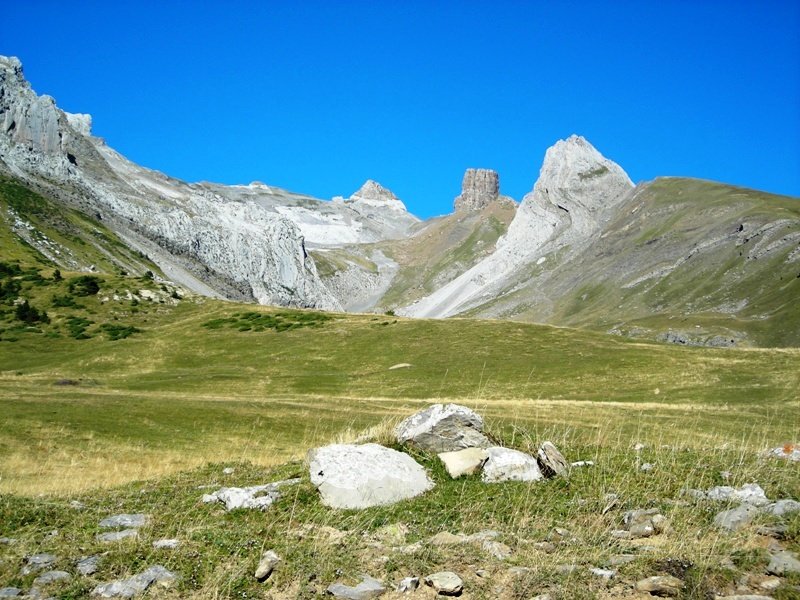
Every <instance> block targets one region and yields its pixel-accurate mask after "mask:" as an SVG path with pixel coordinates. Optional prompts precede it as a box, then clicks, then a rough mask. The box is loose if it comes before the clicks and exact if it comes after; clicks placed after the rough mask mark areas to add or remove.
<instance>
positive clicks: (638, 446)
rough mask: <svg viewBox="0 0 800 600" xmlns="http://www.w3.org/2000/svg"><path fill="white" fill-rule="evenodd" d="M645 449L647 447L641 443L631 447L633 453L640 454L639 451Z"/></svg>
mask: <svg viewBox="0 0 800 600" xmlns="http://www.w3.org/2000/svg"><path fill="white" fill-rule="evenodd" d="M645 448H647V446H645V445H644V444H642V443H636V444H634V446H633V451H634V452H641V451H642V450H644V449H645Z"/></svg>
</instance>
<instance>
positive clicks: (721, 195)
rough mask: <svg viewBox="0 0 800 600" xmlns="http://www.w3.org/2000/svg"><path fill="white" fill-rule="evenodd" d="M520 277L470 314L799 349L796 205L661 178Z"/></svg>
mask: <svg viewBox="0 0 800 600" xmlns="http://www.w3.org/2000/svg"><path fill="white" fill-rule="evenodd" d="M517 283H522V285H521V286H516V288H515V289H514V291H511V292H510V293H508V294H507V295H506V296H505V297H502V298H499V299H498V300H496V301H495V302H493V303H490V305H488V306H487V307H484V308H479V309H476V310H473V311H471V312H470V314H471V315H478V316H480V315H482V314H487V313H490V314H498V313H499V314H502V315H504V316H511V317H513V318H519V319H525V320H534V321H543V322H550V323H556V324H559V325H568V326H578V327H590V328H595V329H600V330H603V331H607V330H611V329H616V330H618V331H621V332H623V333H631V334H633V335H644V336H649V337H654V336H657V335H659V334H663V333H665V332H667V331H670V330H672V331H673V332H676V333H679V334H681V335H682V336H683V337H685V338H688V339H690V340H691V341H695V342H701V343H702V342H704V341H707V340H709V339H711V338H713V337H715V336H719V338H720V339H721V340H724V339H728V340H730V339H734V340H735V341H736V343H737V344H739V345H757V346H798V345H800V200H798V199H794V198H787V197H783V196H775V195H772V194H766V193H762V192H757V191H754V190H748V189H743V188H737V187H733V186H728V185H723V184H717V183H713V182H709V181H701V180H696V179H679V178H663V179H657V180H655V181H654V182H652V183H650V184H646V185H644V186H642V187H641V188H640V190H639V192H638V193H637V194H636V195H635V196H633V198H632V199H631V200H630V202H628V203H627V204H625V205H624V206H622V207H621V209H620V211H619V212H618V216H617V217H616V219H615V220H613V221H612V222H611V223H610V224H609V225H608V226H607V227H606V228H605V231H604V233H603V235H602V236H601V237H600V238H598V239H597V240H595V241H593V242H592V244H591V245H590V246H589V247H588V248H587V249H586V250H585V251H584V252H583V253H582V254H581V255H579V256H578V257H577V258H576V259H574V260H572V261H570V262H569V263H559V264H558V266H557V268H556V269H555V270H554V271H552V272H550V273H547V274H546V275H545V276H544V277H541V276H537V277H534V278H532V279H530V281H529V282H527V283H525V282H517V281H515V282H514V284H517ZM511 287H515V285H511V286H510V288H511ZM542 296H544V297H545V299H546V301H542Z"/></svg>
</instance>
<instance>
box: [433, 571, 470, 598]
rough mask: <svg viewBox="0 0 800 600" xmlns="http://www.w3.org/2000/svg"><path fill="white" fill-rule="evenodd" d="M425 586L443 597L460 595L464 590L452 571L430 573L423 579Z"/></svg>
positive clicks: (458, 578) (459, 579) (462, 584)
mask: <svg viewBox="0 0 800 600" xmlns="http://www.w3.org/2000/svg"><path fill="white" fill-rule="evenodd" d="M425 584H426V585H429V586H431V587H432V588H433V589H434V590H436V592H437V593H439V594H442V595H444V596H452V595H455V594H460V593H461V590H462V589H464V582H463V581H462V580H461V577H459V576H458V575H456V574H455V573H453V572H452V571H439V572H438V573H432V574H430V575H428V576H427V577H426V578H425Z"/></svg>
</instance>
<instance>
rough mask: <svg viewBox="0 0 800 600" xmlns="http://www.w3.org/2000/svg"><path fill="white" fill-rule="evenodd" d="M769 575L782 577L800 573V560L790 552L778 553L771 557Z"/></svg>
mask: <svg viewBox="0 0 800 600" xmlns="http://www.w3.org/2000/svg"><path fill="white" fill-rule="evenodd" d="M767 573H769V574H771V575H780V576H783V575H788V574H789V573H800V560H797V556H796V555H795V554H794V553H792V552H789V551H788V550H782V551H780V552H776V553H775V554H773V555H772V556H770V559H769V564H768V565H767Z"/></svg>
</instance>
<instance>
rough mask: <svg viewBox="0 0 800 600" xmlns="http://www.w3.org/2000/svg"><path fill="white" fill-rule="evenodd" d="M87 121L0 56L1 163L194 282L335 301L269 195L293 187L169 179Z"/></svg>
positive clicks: (312, 302)
mask: <svg viewBox="0 0 800 600" xmlns="http://www.w3.org/2000/svg"><path fill="white" fill-rule="evenodd" d="M90 127H91V117H90V116H89V115H73V114H68V113H65V112H63V111H62V110H60V109H59V108H58V107H57V106H56V104H55V101H54V100H53V99H52V98H50V97H49V96H38V95H37V94H36V93H35V92H34V91H33V90H32V89H31V87H30V85H29V84H28V82H27V81H26V80H25V78H24V76H23V72H22V65H21V64H20V62H19V60H17V59H16V58H6V57H0V171H3V172H5V171H8V174H10V175H13V176H15V177H18V178H20V179H22V180H23V181H27V182H31V184H33V185H35V186H36V187H37V188H38V189H40V190H42V192H43V193H47V194H48V195H50V196H52V197H54V198H57V199H59V200H61V201H63V202H64V203H66V204H68V205H71V206H72V207H73V208H78V209H79V210H82V211H83V212H86V213H90V214H93V215H94V214H97V215H100V216H102V218H103V221H104V223H105V224H106V225H108V226H109V227H111V228H112V229H113V230H114V231H115V232H116V233H117V234H118V235H120V236H121V237H122V238H123V239H124V240H125V241H126V242H127V243H128V244H129V245H131V246H132V247H133V248H134V249H136V250H139V251H140V252H143V253H145V254H147V255H149V256H150V258H152V259H153V260H154V261H155V262H157V263H158V264H159V265H160V266H161V267H162V269H163V270H164V272H165V273H167V274H168V276H169V277H171V278H173V279H175V280H176V281H177V282H179V283H181V284H183V285H186V286H187V287H189V288H191V289H194V290H195V291H198V292H200V293H204V294H215V295H218V296H225V297H228V298H231V299H235V300H255V301H258V302H260V303H262V304H277V305H283V306H296V307H315V308H320V309H329V310H340V309H341V307H340V305H339V303H338V302H337V301H336V300H335V298H333V296H332V295H331V294H330V293H329V292H328V290H327V289H326V288H325V286H324V285H323V284H322V283H321V281H320V280H319V277H318V276H317V272H316V267H315V265H314V262H313V261H312V260H311V259H310V258H309V257H308V255H307V253H306V250H305V246H304V239H303V235H302V234H301V232H300V229H298V226H297V225H296V223H295V222H293V221H292V220H291V219H290V218H287V216H283V215H281V211H280V210H279V208H280V207H279V206H277V205H278V202H277V201H276V198H282V197H284V196H291V195H288V194H285V193H284V194H283V195H281V194H280V193H275V192H274V191H272V190H265V189H262V188H263V187H264V186H262V187H261V188H258V189H257V190H255V189H254V190H251V188H249V187H248V188H246V189H247V190H251V191H254V193H253V194H252V195H250V196H246V195H244V194H243V193H242V190H241V189H240V188H241V186H238V187H237V186H230V187H225V186H213V185H211V184H187V183H185V182H182V181H179V180H176V179H172V178H170V177H167V176H165V175H163V174H162V173H158V172H156V171H151V170H149V169H145V168H142V167H140V166H138V165H135V164H134V163H132V162H130V161H128V160H126V159H125V158H124V157H123V156H121V155H119V154H118V153H116V152H114V150H112V149H111V148H109V147H108V146H106V145H105V143H104V142H103V140H101V139H99V138H95V137H92V136H91V135H90V134H91V128H90ZM291 199H292V198H290V200H291ZM317 202H318V201H317ZM299 203H300V201H297V202H296V204H299ZM320 204H321V203H320ZM302 210H305V209H302V207H298V206H293V207H291V208H289V209H288V213H287V214H291V215H293V216H294V217H295V218H296V219H298V220H300V215H301V213H302ZM298 211H299V212H298ZM336 218H338V219H339V220H340V221H341V220H342V216H336ZM334 220H335V219H334ZM351 229H353V230H354V231H355V229H358V228H357V227H356V228H351ZM379 237H380V236H379Z"/></svg>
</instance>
